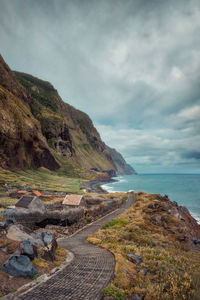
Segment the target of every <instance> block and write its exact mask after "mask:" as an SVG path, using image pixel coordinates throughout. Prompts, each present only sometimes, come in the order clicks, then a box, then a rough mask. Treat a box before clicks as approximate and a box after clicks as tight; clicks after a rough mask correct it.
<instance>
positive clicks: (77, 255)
mask: <svg viewBox="0 0 200 300" xmlns="http://www.w3.org/2000/svg"><path fill="white" fill-rule="evenodd" d="M132 203H133V195H131V194H130V195H129V199H128V201H127V202H126V203H125V205H124V206H123V207H121V208H120V209H118V210H116V211H114V212H112V213H111V214H109V215H106V216H105V217H103V218H102V219H100V220H97V221H95V222H94V223H92V224H91V225H90V226H87V227H86V228H83V229H82V230H81V231H79V232H77V233H75V234H74V235H73V236H71V237H68V238H64V239H62V240H61V241H60V242H59V244H60V245H61V246H62V247H64V248H66V249H68V250H70V251H71V252H73V254H74V260H73V261H72V262H71V264H69V265H68V266H66V267H65V268H64V269H63V270H61V271H59V272H58V273H57V274H56V275H54V276H52V277H51V278H50V279H48V280H47V281H46V282H44V283H42V284H40V285H38V286H36V287H35V288H33V289H32V290H30V291H29V292H27V293H26V294H24V295H22V296H19V297H18V298H17V299H20V300H54V299H56V300H61V299H70V300H82V299H84V300H99V299H101V298H102V290H103V288H104V287H106V286H107V285H108V283H109V282H110V280H111V279H112V278H113V276H114V267H115V260H114V256H113V255H112V253H111V252H109V251H106V250H104V249H103V248H99V247H96V246H95V245H92V244H90V243H87V242H86V241H85V240H86V238H87V237H88V235H89V234H91V233H93V232H95V231H96V230H98V229H99V228H101V226H102V225H104V224H105V223H107V222H108V221H110V220H112V219H114V218H115V217H117V216H118V215H119V214H121V213H122V212H123V211H124V210H125V209H126V208H128V207H129V206H130V205H131V204H132Z"/></svg>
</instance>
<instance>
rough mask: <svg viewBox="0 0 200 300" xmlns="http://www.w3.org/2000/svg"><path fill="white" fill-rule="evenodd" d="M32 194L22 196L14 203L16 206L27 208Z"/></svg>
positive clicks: (32, 197) (31, 199)
mask: <svg viewBox="0 0 200 300" xmlns="http://www.w3.org/2000/svg"><path fill="white" fill-rule="evenodd" d="M34 198H35V197H34V196H23V197H22V198H21V199H20V200H19V201H18V202H17V203H16V204H15V206H16V207H22V208H28V207H29V205H30V203H31V202H32V201H33V199H34Z"/></svg>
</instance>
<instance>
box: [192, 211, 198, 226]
mask: <svg viewBox="0 0 200 300" xmlns="http://www.w3.org/2000/svg"><path fill="white" fill-rule="evenodd" d="M190 213H191V215H192V216H193V218H195V220H196V221H197V223H198V224H200V217H199V215H197V214H196V213H193V212H192V211H190Z"/></svg>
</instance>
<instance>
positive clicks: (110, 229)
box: [88, 194, 200, 300]
mask: <svg viewBox="0 0 200 300" xmlns="http://www.w3.org/2000/svg"><path fill="white" fill-rule="evenodd" d="M155 198H156V197H155V195H144V194H143V195H140V196H137V198H136V201H135V202H134V204H133V205H132V207H131V208H129V209H128V210H127V211H126V212H125V213H123V214H122V215H121V216H120V217H119V218H118V219H116V221H111V222H109V223H108V224H107V225H106V226H104V227H103V228H102V229H101V230H99V231H97V232H96V233H94V234H93V235H92V236H90V237H89V238H88V241H90V242H91V243H94V244H96V245H99V246H102V247H104V248H106V249H108V250H110V251H111V252H113V253H114V255H115V259H116V267H115V279H114V280H113V281H112V283H111V285H109V286H108V287H107V288H106V289H105V291H104V293H105V295H108V296H114V297H115V299H118V300H120V299H125V298H126V296H127V295H131V294H134V293H137V294H138V295H140V297H141V298H142V299H145V300H161V299H162V300H171V299H174V300H175V299H176V300H181V299H185V300H186V299H187V300H189V299H193V300H194V299H195V300H197V299H200V298H199V295H200V280H199V278H200V253H199V252H194V251H193V250H192V249H190V248H189V247H188V245H187V244H186V243H183V242H182V243H180V242H178V241H177V240H176V234H169V232H167V231H166V229H165V228H163V227H160V226H156V225H154V224H153V223H152V222H151V216H150V215H149V214H148V213H146V212H145V211H147V210H148V205H149V204H150V203H152V201H153V202H156V201H157V200H155ZM160 214H162V215H165V214H166V213H165V212H160ZM124 220H126V221H125V222H124ZM178 222H180V221H179V220H177V219H176V220H175V219H174V218H173V217H169V224H168V225H169V226H170V228H171V229H173V230H174V231H176V230H177V228H178V227H177V224H178ZM129 253H133V254H137V255H139V256H141V257H142V259H143V262H142V263H141V264H138V265H136V264H133V263H132V262H130V261H129V260H128V254H129ZM146 271H147V274H145V272H146Z"/></svg>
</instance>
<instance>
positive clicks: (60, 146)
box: [0, 56, 134, 178]
mask: <svg viewBox="0 0 200 300" xmlns="http://www.w3.org/2000/svg"><path fill="white" fill-rule="evenodd" d="M5 103H6V105H5ZM0 105H1V111H0V116H1V120H0V143H1V146H2V147H1V149H0V167H2V168H6V169H15V170H16V169H18V170H20V169H21V170H24V169H37V168H40V167H45V168H48V169H50V170H59V171H58V172H61V173H63V174H65V175H68V176H77V177H79V176H82V175H80V174H84V173H87V174H88V177H89V178H90V177H92V176H93V177H94V174H93V175H92V174H91V169H96V170H98V172H102V171H105V170H113V171H114V172H116V173H118V174H122V173H134V170H132V169H131V168H130V167H129V166H128V165H127V164H126V162H125V160H124V159H123V157H122V156H121V155H120V154H117V152H116V151H114V150H113V149H112V151H111V149H110V148H108V147H107V146H106V145H105V143H104V142H103V141H102V140H101V138H100V135H99V133H98V132H97V130H96V129H95V127H94V126H93V123H92V121H91V119H90V118H89V117H88V115H87V114H85V113H83V112H81V111H79V110H77V109H75V108H74V107H72V106H71V105H69V104H67V103H65V102H63V101H62V99H61V98H60V96H59V94H58V92H57V91H56V90H55V89H54V87H53V86H52V85H51V84H50V83H49V82H47V81H43V80H40V79H38V78H36V77H34V76H32V75H29V74H25V73H20V72H14V71H11V70H10V69H9V67H8V66H7V65H6V63H5V62H4V60H3V58H2V57H1V56H0ZM116 157H117V159H116ZM93 173H94V170H93ZM84 176H85V175H84Z"/></svg>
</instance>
